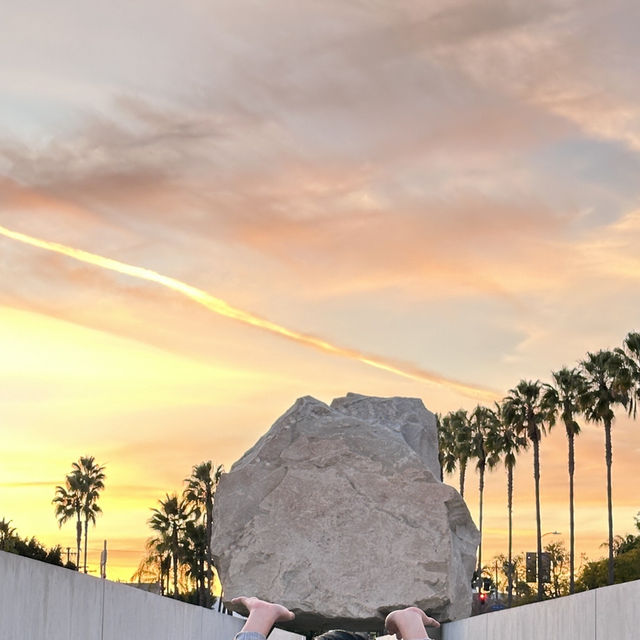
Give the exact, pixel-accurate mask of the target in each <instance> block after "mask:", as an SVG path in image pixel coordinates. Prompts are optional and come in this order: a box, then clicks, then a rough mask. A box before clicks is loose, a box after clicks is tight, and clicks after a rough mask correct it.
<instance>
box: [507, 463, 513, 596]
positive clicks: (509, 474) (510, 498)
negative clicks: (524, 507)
mask: <svg viewBox="0 0 640 640" xmlns="http://www.w3.org/2000/svg"><path fill="white" fill-rule="evenodd" d="M507 509H508V511H509V569H508V571H509V575H508V587H507V605H508V606H509V607H510V606H511V603H512V601H513V564H512V562H513V561H512V557H511V556H512V547H513V467H512V466H511V465H508V466H507Z"/></svg>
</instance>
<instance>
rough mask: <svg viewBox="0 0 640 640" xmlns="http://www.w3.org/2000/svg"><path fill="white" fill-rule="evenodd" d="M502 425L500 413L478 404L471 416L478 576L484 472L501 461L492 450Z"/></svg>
mask: <svg viewBox="0 0 640 640" xmlns="http://www.w3.org/2000/svg"><path fill="white" fill-rule="evenodd" d="M499 426H500V419H499V417H498V414H497V413H496V412H495V411H493V410H492V409H489V408H488V407H483V406H481V405H478V406H477V407H476V408H475V409H474V410H473V411H472V412H471V415H470V416H469V430H470V439H469V444H470V446H469V456H470V457H471V458H475V459H476V460H477V463H476V469H477V470H478V494H479V501H478V529H479V530H480V544H479V545H478V576H481V575H482V509H483V496H484V474H485V470H486V468H487V466H488V467H489V468H490V469H492V468H493V467H495V466H496V464H497V463H498V461H499V457H498V455H497V454H496V453H495V452H494V451H493V450H492V448H491V445H492V443H493V441H494V440H495V434H494V432H496V431H497V430H498V428H499Z"/></svg>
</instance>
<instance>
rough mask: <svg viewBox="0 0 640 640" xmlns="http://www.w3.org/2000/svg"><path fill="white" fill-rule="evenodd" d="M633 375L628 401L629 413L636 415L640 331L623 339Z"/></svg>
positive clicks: (639, 364) (639, 381) (639, 386)
mask: <svg viewBox="0 0 640 640" xmlns="http://www.w3.org/2000/svg"><path fill="white" fill-rule="evenodd" d="M623 352H624V354H625V356H626V357H627V362H628V364H629V367H630V369H631V375H632V377H633V386H634V389H633V393H632V394H631V402H630V403H629V415H631V414H633V416H634V417H635V415H636V407H637V406H638V401H639V400H640V333H637V332H631V333H628V334H627V337H626V338H625V339H624V350H623Z"/></svg>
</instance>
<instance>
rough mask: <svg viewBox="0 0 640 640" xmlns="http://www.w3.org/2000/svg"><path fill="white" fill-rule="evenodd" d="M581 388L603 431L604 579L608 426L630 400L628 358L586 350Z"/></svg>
mask: <svg viewBox="0 0 640 640" xmlns="http://www.w3.org/2000/svg"><path fill="white" fill-rule="evenodd" d="M581 364H582V372H583V375H584V378H585V392H584V393H583V395H582V401H581V402H582V407H581V408H582V411H583V413H584V415H585V418H586V419H587V420H588V421H589V422H595V423H601V424H602V425H603V426H604V434H605V462H606V465H607V514H608V524H609V561H608V573H607V576H608V583H609V584H613V581H614V564H613V555H614V553H613V502H612V496H611V466H612V460H613V457H612V451H611V426H612V424H613V421H614V419H615V413H614V408H615V407H616V406H621V407H624V408H625V409H627V408H628V407H630V406H631V404H632V403H633V396H632V394H633V389H634V376H633V369H632V368H631V366H630V365H629V360H628V359H627V358H626V357H625V355H624V354H623V353H622V352H621V351H620V350H618V351H598V352H596V353H588V354H587V357H586V358H585V360H583V361H582V363H581Z"/></svg>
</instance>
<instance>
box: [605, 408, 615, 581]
mask: <svg viewBox="0 0 640 640" xmlns="http://www.w3.org/2000/svg"><path fill="white" fill-rule="evenodd" d="M604 436H605V457H606V461H607V511H608V516H609V567H608V569H609V570H608V584H613V504H612V500H611V460H612V456H611V420H605V422H604Z"/></svg>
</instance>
